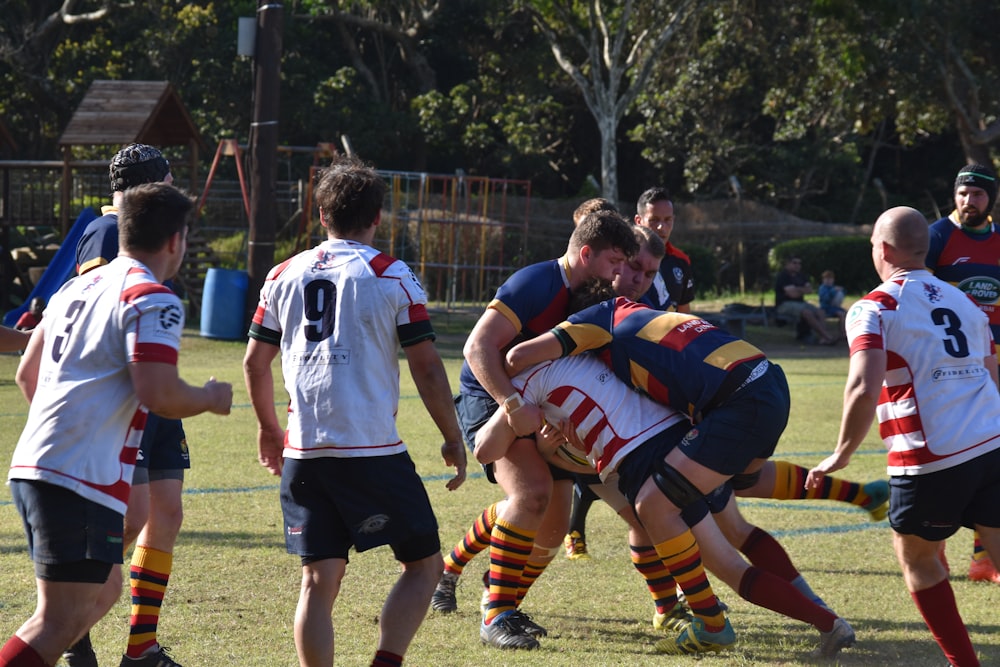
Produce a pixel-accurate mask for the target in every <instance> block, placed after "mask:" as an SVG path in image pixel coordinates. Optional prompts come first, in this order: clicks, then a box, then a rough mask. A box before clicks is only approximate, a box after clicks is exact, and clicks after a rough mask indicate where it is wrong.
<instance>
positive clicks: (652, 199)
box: [635, 188, 694, 313]
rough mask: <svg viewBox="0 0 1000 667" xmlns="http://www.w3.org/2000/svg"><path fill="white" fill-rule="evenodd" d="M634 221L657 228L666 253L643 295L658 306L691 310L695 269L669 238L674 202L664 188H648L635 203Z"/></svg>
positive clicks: (671, 228) (651, 305)
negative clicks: (651, 282) (656, 273)
mask: <svg viewBox="0 0 1000 667" xmlns="http://www.w3.org/2000/svg"><path fill="white" fill-rule="evenodd" d="M635 208H636V213H635V224H637V225H639V226H640V227H646V228H648V229H651V230H653V231H654V232H656V235H657V236H659V237H660V238H661V239H662V240H663V245H664V247H665V251H664V252H665V254H664V256H663V259H662V260H660V275H659V276H657V277H656V278H655V279H654V280H653V286H652V287H650V288H649V291H648V292H647V293H646V295H645V296H644V297H643V298H642V299H636V301H640V300H641V301H642V302H643V303H647V304H649V306H650V307H652V308H656V309H658V310H676V311H677V312H679V313H690V312H691V302H692V301H694V273H693V272H692V270H691V259H690V258H689V257H688V256H687V255H685V254H684V252H682V251H681V250H680V248H678V247H677V246H675V245H674V244H672V243H671V242H670V234H671V233H672V232H673V231H674V203H673V202H672V201H670V193H668V192H667V190H666V189H665V188H649V189H648V190H646V191H645V192H643V193H642V194H641V195H640V196H639V201H638V202H637V203H636V207H635Z"/></svg>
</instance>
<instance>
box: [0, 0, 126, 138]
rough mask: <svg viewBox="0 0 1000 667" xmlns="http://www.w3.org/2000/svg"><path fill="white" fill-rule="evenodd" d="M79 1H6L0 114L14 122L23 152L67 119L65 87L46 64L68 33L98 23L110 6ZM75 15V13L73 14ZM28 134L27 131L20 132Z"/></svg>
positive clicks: (0, 42)
mask: <svg viewBox="0 0 1000 667" xmlns="http://www.w3.org/2000/svg"><path fill="white" fill-rule="evenodd" d="M81 4H87V3H81V2H80V1H79V0H7V2H5V3H4V8H3V14H4V19H3V21H0V81H3V88H4V90H5V91H6V93H5V95H4V97H5V98H6V100H0V111H2V112H3V113H4V114H5V115H8V116H10V117H13V120H14V121H15V122H16V124H17V126H18V127H19V128H20V129H21V130H22V133H21V138H22V139H25V141H23V143H22V142H20V141H19V143H22V150H23V151H25V152H27V154H31V153H33V152H35V151H37V150H39V149H40V147H41V146H40V145H41V143H42V141H43V139H42V138H43V137H44V136H45V135H47V134H48V135H51V134H52V133H53V131H54V127H60V126H61V124H64V123H65V122H66V121H67V120H68V119H69V114H70V111H71V107H70V100H69V99H67V95H66V90H65V88H66V87H65V84H64V83H62V82H61V81H60V80H58V79H54V78H53V77H51V76H50V74H51V72H50V65H51V63H52V60H53V57H54V54H55V52H56V50H57V48H58V46H59V44H60V43H61V42H62V41H63V40H64V39H65V38H66V36H67V34H68V33H69V32H70V29H71V28H73V27H78V26H87V27H90V26H93V25H95V24H99V23H101V22H103V21H105V19H106V18H107V16H108V13H109V11H110V9H111V7H112V6H113V4H114V3H112V2H110V1H106V2H101V3H99V4H98V5H95V4H94V3H89V5H90V8H89V9H82V8H80V5H81ZM78 10H79V11H78ZM25 130H27V131H25Z"/></svg>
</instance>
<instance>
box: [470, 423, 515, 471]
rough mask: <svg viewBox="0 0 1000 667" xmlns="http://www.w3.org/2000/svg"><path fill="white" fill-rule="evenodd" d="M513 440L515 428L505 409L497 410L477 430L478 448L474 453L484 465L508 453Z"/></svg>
mask: <svg viewBox="0 0 1000 667" xmlns="http://www.w3.org/2000/svg"><path fill="white" fill-rule="evenodd" d="M513 442H514V430H513V429H512V428H511V427H510V425H509V424H508V423H507V418H506V416H505V415H504V413H503V410H497V411H496V412H494V413H493V416H492V417H490V418H489V420H488V421H487V422H486V423H485V424H483V427H482V428H480V429H479V431H477V432H476V448H475V451H474V452H473V454H474V455H475V457H476V460H477V461H479V462H480V463H482V464H483V465H486V464H488V463H493V462H495V461H498V460H500V459H502V458H503V457H504V456H506V455H507V450H508V449H510V446H511V443H513Z"/></svg>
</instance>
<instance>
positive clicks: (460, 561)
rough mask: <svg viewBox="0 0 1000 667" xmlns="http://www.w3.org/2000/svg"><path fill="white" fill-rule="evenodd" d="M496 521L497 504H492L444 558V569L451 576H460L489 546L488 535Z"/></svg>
mask: <svg viewBox="0 0 1000 667" xmlns="http://www.w3.org/2000/svg"><path fill="white" fill-rule="evenodd" d="M496 520H497V503H493V504H492V505H490V506H489V507H487V508H486V509H485V510H483V513H482V514H480V515H479V516H478V517H477V518H476V520H475V521H473V522H472V526H470V527H469V530H468V531H467V532H466V533H465V537H463V538H462V541H461V542H459V543H458V544H456V545H455V547H454V548H453V549H452V550H451V552H450V553H448V554H447V555H446V556H445V557H444V569H445V571H446V572H451V573H453V574H462V571H463V570H464V569H465V566H466V565H468V564H469V561H471V560H472V559H473V558H475V556H476V554H478V553H479V552H481V551H483V550H484V549H486V548H487V547H489V546H490V533H491V532H493V524H494V523H495V522H496Z"/></svg>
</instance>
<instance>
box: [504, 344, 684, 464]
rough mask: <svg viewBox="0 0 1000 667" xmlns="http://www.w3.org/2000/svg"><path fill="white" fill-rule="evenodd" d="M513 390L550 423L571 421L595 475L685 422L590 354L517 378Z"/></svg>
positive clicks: (542, 366)
mask: <svg viewBox="0 0 1000 667" xmlns="http://www.w3.org/2000/svg"><path fill="white" fill-rule="evenodd" d="M515 385H516V386H519V387H521V388H522V391H523V393H524V396H525V398H526V399H527V400H529V401H530V402H532V403H535V404H536V405H538V406H539V407H541V408H542V410H544V412H545V417H546V419H547V420H548V421H549V422H551V423H556V424H557V423H559V421H560V420H562V419H569V420H570V421H572V422H573V424H574V426H575V427H576V431H577V435H578V436H579V437H580V439H581V440H582V441H583V442H584V444H586V445H587V451H588V453H589V454H590V455H591V456H592V464H595V467H597V469H598V471H599V472H601V471H604V470H605V468H607V469H614V467H615V466H617V465H618V463H619V462H620V461H621V459H622V458H623V457H624V456H625V455H626V454H628V453H629V452H631V451H632V450H634V449H635V448H636V447H638V446H639V445H640V444H642V443H643V442H645V441H646V440H648V439H649V438H651V437H652V436H653V435H655V434H657V433H659V432H661V431H663V430H665V429H667V428H669V427H670V426H672V425H674V424H676V423H678V422H681V421H687V417H685V416H684V415H682V414H681V413H679V412H678V411H676V410H674V409H672V408H669V407H667V406H665V405H660V404H658V403H655V402H654V401H652V400H651V399H649V398H647V397H645V396H643V395H642V394H639V393H637V392H635V391H632V390H631V389H630V388H629V387H628V386H627V385H625V383H623V382H622V381H621V380H619V379H618V378H616V377H615V376H614V374H613V373H612V372H611V371H610V370H609V369H608V367H607V366H606V365H605V364H603V363H602V362H601V361H599V360H598V359H597V358H596V357H594V356H593V355H587V354H584V355H579V356H574V357H563V358H562V359H557V360H555V361H550V362H545V363H543V364H538V365H537V366H533V367H532V368H529V369H527V370H525V371H524V372H523V373H520V374H518V376H517V377H516V378H515Z"/></svg>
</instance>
